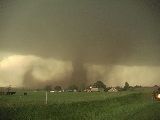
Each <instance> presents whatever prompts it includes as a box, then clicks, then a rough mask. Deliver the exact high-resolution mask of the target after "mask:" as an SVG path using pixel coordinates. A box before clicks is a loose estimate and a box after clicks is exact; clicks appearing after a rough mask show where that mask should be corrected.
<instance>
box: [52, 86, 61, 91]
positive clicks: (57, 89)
mask: <svg viewBox="0 0 160 120" xmlns="http://www.w3.org/2000/svg"><path fill="white" fill-rule="evenodd" d="M54 90H55V91H61V90H62V87H61V86H55V87H54Z"/></svg>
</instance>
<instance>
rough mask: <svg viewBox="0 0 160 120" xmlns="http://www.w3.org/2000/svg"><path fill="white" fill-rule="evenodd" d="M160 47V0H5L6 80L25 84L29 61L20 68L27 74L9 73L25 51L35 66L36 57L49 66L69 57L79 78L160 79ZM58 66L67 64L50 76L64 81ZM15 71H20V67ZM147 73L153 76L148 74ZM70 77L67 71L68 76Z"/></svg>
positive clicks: (1, 7) (0, 53)
mask: <svg viewBox="0 0 160 120" xmlns="http://www.w3.org/2000/svg"><path fill="white" fill-rule="evenodd" d="M159 53H160V2H159V0H152V1H151V0H1V1H0V60H1V66H0V67H1V68H0V71H1V73H0V78H1V81H3V82H1V81H0V82H1V84H2V85H3V84H4V85H7V84H8V81H11V82H10V83H11V84H13V83H16V84H18V82H16V81H21V85H22V84H23V81H24V75H25V74H26V72H27V71H28V70H30V69H28V67H27V69H26V67H25V68H23V67H22V66H21V67H20V68H19V69H20V70H19V71H21V72H22V71H24V72H22V73H23V74H21V75H20V76H21V77H20V76H19V77H18V75H14V80H12V79H11V78H12V77H11V78H10V77H9V78H8V74H9V72H8V71H11V69H10V64H11V63H14V66H15V67H16V65H17V63H16V62H15V61H18V60H19V59H20V58H21V57H22V58H26V59H24V60H23V61H22V62H21V65H24V64H27V65H28V66H32V67H33V63H30V61H34V60H35V59H36V60H38V62H40V61H42V60H43V61H45V64H44V63H43V62H40V64H41V65H42V64H43V66H45V67H46V71H48V69H50V68H48V66H50V65H48V64H52V65H53V67H54V66H55V64H56V65H57V62H59V61H60V62H63V63H64V64H63V65H62V64H59V65H60V66H61V68H64V66H65V70H63V73H66V71H68V70H70V74H71V75H70V76H72V75H73V74H75V72H74V71H75V68H76V67H78V68H79V69H78V70H76V74H75V75H76V76H78V78H79V77H82V76H85V77H82V79H84V80H83V82H84V81H85V79H86V80H87V81H92V80H93V81H96V80H99V79H102V81H104V82H105V83H106V84H110V85H112V84H113V85H119V84H120V85H121V84H123V82H125V81H129V82H130V83H132V84H144V85H153V84H156V83H157V84H159V83H160V82H158V81H159V79H160V77H159V74H160V71H157V70H158V69H159V65H160V62H159V61H160V54H159ZM17 55H18V57H17ZM11 58H12V59H11ZM17 59H18V60H17ZM40 59H41V60H40ZM50 59H51V60H50ZM7 60H9V62H5V64H6V65H7V66H8V68H7V70H6V71H5V76H4V74H3V77H2V75H1V74H2V73H4V68H3V67H2V66H4V61H7ZM13 61H14V62H13ZM24 61H25V62H24ZM26 61H27V62H26ZM55 61H56V62H55ZM46 63H48V64H47V65H46ZM66 64H67V65H66ZM77 64H80V65H77ZM86 66H87V67H86ZM91 66H92V67H91ZM95 66H96V67H95ZM97 66H98V67H97ZM66 67H67V68H68V69H67V68H66ZM29 68H30V67H29ZM95 68H96V69H95ZM84 69H85V70H84ZM122 69H123V70H124V71H128V73H127V72H123V74H121V75H119V74H120V71H121V70H122ZM32 70H33V69H32ZM36 70H37V69H36ZM93 70H94V72H93ZM146 70H147V71H146ZM2 71H3V72H2ZM34 71H35V69H34ZM44 71H45V70H43V73H44ZM46 71H45V72H46ZM55 71H56V72H57V71H62V69H60V70H59V69H53V70H50V71H49V74H51V76H50V78H48V79H47V78H45V79H47V80H49V81H52V80H53V81H59V79H57V77H56V80H55V74H54V75H53V74H52V73H55ZM91 71H92V72H91ZM95 71H96V72H95ZM104 71H105V72H104ZM15 72H16V73H19V72H17V71H16V70H15ZM41 72H42V71H41ZM77 72H78V73H77ZM84 72H87V73H84ZM137 72H138V73H139V74H138V73H137ZM67 73H68V72H67ZM146 73H147V74H149V75H150V76H148V75H147V76H146ZM57 74H58V73H57ZM68 74H69V73H68ZM137 74H138V75H137ZM32 75H33V74H32ZM34 75H35V74H34ZM63 75H64V74H63ZM75 75H73V76H75ZM95 76H98V77H95ZM135 76H136V77H135ZM34 77H35V76H34ZM2 78H3V80H2ZM78 78H76V77H70V78H68V77H67V79H71V80H67V81H70V82H71V83H72V82H73V81H74V80H72V79H78ZM16 79H19V80H16ZM36 79H42V77H41V78H40V77H37V78H36ZM43 79H44V78H43ZM60 79H61V80H62V78H60ZM65 79H66V75H64V78H63V80H62V81H65ZM135 79H137V81H135ZM146 79H148V80H147V81H146ZM77 81H81V80H80V79H78V80H77ZM139 81H141V82H139ZM136 82H137V83H136ZM138 82H139V83H138ZM1 84H0V85H1ZM73 84H74V82H73Z"/></svg>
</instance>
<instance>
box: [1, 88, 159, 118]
mask: <svg viewBox="0 0 160 120" xmlns="http://www.w3.org/2000/svg"><path fill="white" fill-rule="evenodd" d="M0 120H160V102H156V101H153V100H152V99H151V90H148V89H139V90H135V91H126V92H117V93H107V92H93V93H85V92H75V93H74V92H64V93H48V104H47V105H46V104H45V92H43V91H41V92H28V95H27V96H24V95H23V91H20V92H17V93H16V94H15V95H13V96H5V95H4V96H0Z"/></svg>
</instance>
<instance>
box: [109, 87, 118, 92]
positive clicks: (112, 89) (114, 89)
mask: <svg viewBox="0 0 160 120" xmlns="http://www.w3.org/2000/svg"><path fill="white" fill-rule="evenodd" d="M108 92H118V90H117V89H116V88H114V87H112V88H111V89H109V90H108Z"/></svg>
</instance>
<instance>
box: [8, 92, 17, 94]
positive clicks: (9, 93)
mask: <svg viewBox="0 0 160 120" xmlns="http://www.w3.org/2000/svg"><path fill="white" fill-rule="evenodd" d="M14 94H16V92H7V93H6V95H14Z"/></svg>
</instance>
